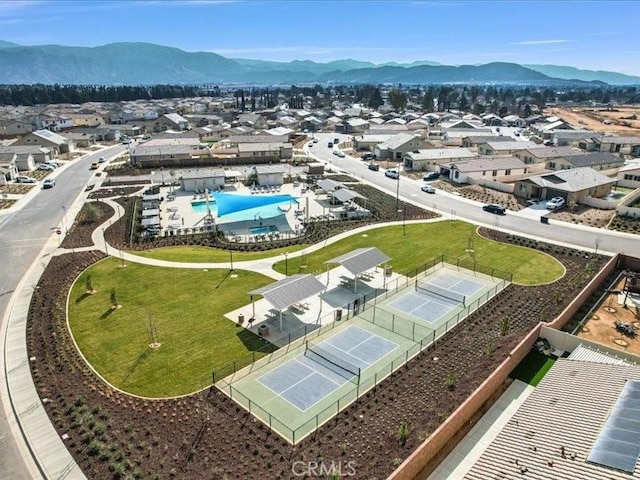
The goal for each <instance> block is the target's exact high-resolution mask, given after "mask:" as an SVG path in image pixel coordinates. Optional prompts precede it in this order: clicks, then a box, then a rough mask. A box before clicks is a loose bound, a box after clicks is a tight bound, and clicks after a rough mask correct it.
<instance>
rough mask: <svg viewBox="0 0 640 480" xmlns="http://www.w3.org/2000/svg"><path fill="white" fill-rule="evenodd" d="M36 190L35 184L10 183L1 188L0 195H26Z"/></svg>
mask: <svg viewBox="0 0 640 480" xmlns="http://www.w3.org/2000/svg"><path fill="white" fill-rule="evenodd" d="M32 188H35V185H34V184H33V183H8V184H6V185H2V186H1V187H0V193H10V194H16V195H24V194H26V193H29V192H30V191H31V189H32Z"/></svg>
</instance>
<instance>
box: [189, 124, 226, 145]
mask: <svg viewBox="0 0 640 480" xmlns="http://www.w3.org/2000/svg"><path fill="white" fill-rule="evenodd" d="M191 132H193V133H194V134H196V135H197V137H198V140H199V141H200V142H201V143H206V142H217V141H219V140H222V138H223V134H225V132H226V131H225V129H224V128H222V127H219V126H214V125H209V126H206V127H195V128H193V129H191Z"/></svg>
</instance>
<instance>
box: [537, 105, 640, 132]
mask: <svg viewBox="0 0 640 480" xmlns="http://www.w3.org/2000/svg"><path fill="white" fill-rule="evenodd" d="M544 113H545V115H554V116H556V117H560V118H562V119H563V120H565V121H567V122H569V123H571V124H572V125H574V126H575V127H577V128H584V129H587V130H593V131H594V132H598V133H607V134H617V135H626V136H629V135H639V134H640V107H616V108H614V109H613V110H606V109H602V108H585V107H549V108H547V109H545V111H544ZM633 115H635V116H636V117H637V118H638V120H632V119H624V118H622V117H631V116H633ZM605 120H609V121H611V124H610V125H606V124H604V123H603V122H604V121H605ZM627 125H628V126H627Z"/></svg>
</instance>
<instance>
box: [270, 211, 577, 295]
mask: <svg viewBox="0 0 640 480" xmlns="http://www.w3.org/2000/svg"><path fill="white" fill-rule="evenodd" d="M470 246H472V250H473V252H468V251H467V250H469V247H470ZM362 247H378V248H379V249H380V250H381V251H383V252H384V253H386V254H387V255H389V256H390V257H391V260H390V262H389V264H390V265H392V266H393V268H394V270H395V271H398V272H400V273H403V274H410V273H411V272H412V271H413V270H414V269H415V268H416V267H417V266H419V265H422V264H424V263H425V262H428V261H429V260H431V259H432V258H434V257H436V256H440V255H442V254H447V255H451V256H455V257H462V258H465V259H467V260H469V261H470V262H471V263H473V258H471V255H473V256H474V258H475V261H476V262H477V264H479V265H483V266H488V267H492V268H496V269H498V270H502V271H505V272H511V273H513V281H514V282H516V283H520V284H524V285H536V284H540V283H548V282H551V281H553V280H556V279H557V278H559V277H560V276H562V274H563V273H564V268H563V267H562V265H561V264H560V263H559V262H558V261H557V260H556V259H554V258H553V257H551V256H549V255H545V254H543V253H541V252H538V251H536V250H532V249H529V248H524V247H518V246H515V245H508V244H505V243H498V242H494V241H492V240H487V239H485V238H483V237H481V236H480V235H478V234H477V233H476V226H475V225H472V224H469V223H465V222H459V221H454V222H448V221H445V222H436V223H425V224H413V225H407V226H406V235H403V229H402V226H393V227H381V228H377V229H374V230H369V231H367V232H366V233H365V234H357V235H353V236H351V237H348V238H345V239H343V240H341V241H339V242H336V243H334V244H332V245H329V246H328V247H326V248H323V249H321V250H318V251H316V252H313V253H310V254H308V255H305V259H304V264H306V267H304V268H300V265H301V262H303V260H302V258H301V257H297V258H289V259H288V261H287V265H286V268H287V270H288V273H289V275H291V274H293V273H299V272H301V273H304V272H307V273H319V272H320V271H325V270H326V265H324V262H325V261H326V260H330V259H332V258H334V257H337V256H339V255H342V254H344V253H347V252H349V251H351V250H354V249H356V248H362ZM274 269H275V270H277V271H278V272H280V273H285V262H284V261H281V262H278V263H276V264H275V265H274Z"/></svg>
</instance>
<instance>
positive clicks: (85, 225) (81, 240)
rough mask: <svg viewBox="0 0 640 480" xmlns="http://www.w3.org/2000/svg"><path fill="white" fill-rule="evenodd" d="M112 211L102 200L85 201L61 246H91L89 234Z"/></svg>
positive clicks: (112, 212)
mask: <svg viewBox="0 0 640 480" xmlns="http://www.w3.org/2000/svg"><path fill="white" fill-rule="evenodd" d="M114 213H115V212H114V210H113V208H112V207H111V206H110V205H107V204H106V203H104V202H87V203H85V204H84V205H83V206H82V209H81V210H80V213H78V215H77V216H76V219H75V221H74V222H73V225H71V227H70V228H69V232H68V233H67V235H66V236H65V237H64V240H63V241H62V244H61V245H60V246H61V247H62V248H80V247H90V246H92V245H93V241H92V240H91V234H92V233H93V231H94V230H95V229H96V227H97V226H98V225H101V224H103V223H104V222H105V220H107V219H108V218H110V217H111V216H112V215H113V214H114Z"/></svg>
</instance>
